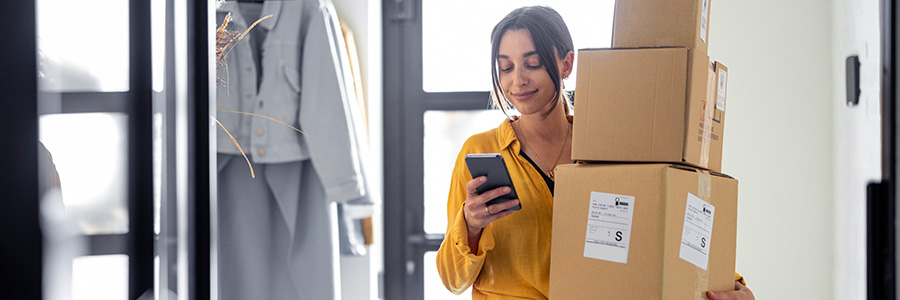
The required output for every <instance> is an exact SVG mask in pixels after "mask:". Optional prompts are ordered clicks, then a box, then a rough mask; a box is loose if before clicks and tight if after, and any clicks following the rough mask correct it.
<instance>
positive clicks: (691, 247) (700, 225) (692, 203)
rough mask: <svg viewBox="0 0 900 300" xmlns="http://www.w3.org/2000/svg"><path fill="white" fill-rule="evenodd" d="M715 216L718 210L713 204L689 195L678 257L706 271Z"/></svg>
mask: <svg viewBox="0 0 900 300" xmlns="http://www.w3.org/2000/svg"><path fill="white" fill-rule="evenodd" d="M715 215H716V208H715V207H714V206H712V204H709V203H707V202H706V201H703V199H700V198H699V197H697V196H695V195H694V194H691V193H688V196H687V205H686V208H685V209H684V229H683V231H682V232H681V251H679V254H678V257H681V259H683V260H686V261H687V262H689V263H692V264H694V265H695V266H698V267H700V268H701V269H704V270H706V266H707V263H708V262H709V243H710V238H711V237H712V229H713V219H715V218H714V217H715Z"/></svg>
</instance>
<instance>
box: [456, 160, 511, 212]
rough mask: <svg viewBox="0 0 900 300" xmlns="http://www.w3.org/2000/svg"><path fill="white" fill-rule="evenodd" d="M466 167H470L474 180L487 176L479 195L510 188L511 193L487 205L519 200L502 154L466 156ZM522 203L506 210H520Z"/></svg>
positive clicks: (479, 188)
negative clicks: (501, 188) (504, 187)
mask: <svg viewBox="0 0 900 300" xmlns="http://www.w3.org/2000/svg"><path fill="white" fill-rule="evenodd" d="M466 165H467V166H468V167H469V173H470V174H472V178H478V177H479V176H486V177H487V181H485V182H484V183H482V184H481V186H479V187H478V194H479V195H481V194H482V193H484V192H486V191H490V190H493V189H496V188H498V187H502V186H508V187H509V193H508V194H506V195H502V196H500V197H497V198H494V199H492V200H491V201H488V202H487V205H494V204H497V203H503V202H506V201H509V200H513V199H519V196H518V195H517V194H516V187H514V186H513V183H512V178H510V177H509V170H507V169H506V163H504V162H503V156H501V155H500V153H470V154H467V155H466ZM520 209H522V202H521V201H519V205H516V206H513V207H510V208H508V209H506V210H520Z"/></svg>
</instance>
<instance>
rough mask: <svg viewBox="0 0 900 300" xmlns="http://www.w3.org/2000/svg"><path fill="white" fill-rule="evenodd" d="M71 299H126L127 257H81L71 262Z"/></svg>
mask: <svg viewBox="0 0 900 300" xmlns="http://www.w3.org/2000/svg"><path fill="white" fill-rule="evenodd" d="M72 299H73V300H125V299H128V255H101V256H83V257H79V258H76V259H75V260H74V261H72Z"/></svg>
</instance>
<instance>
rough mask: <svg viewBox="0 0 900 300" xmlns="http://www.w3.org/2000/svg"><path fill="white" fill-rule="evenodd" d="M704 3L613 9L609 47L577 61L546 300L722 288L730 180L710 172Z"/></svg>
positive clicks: (711, 118)
mask: <svg viewBox="0 0 900 300" xmlns="http://www.w3.org/2000/svg"><path fill="white" fill-rule="evenodd" d="M709 2H710V0H618V1H617V3H616V11H615V21H614V22H615V24H614V26H613V31H614V32H613V48H608V49H582V50H579V51H578V82H577V87H576V90H575V121H574V125H573V126H574V129H573V141H572V159H573V160H575V161H577V162H579V163H576V164H573V165H564V166H559V167H558V169H557V171H556V190H555V197H554V211H553V240H552V249H553V250H552V253H551V260H550V298H551V299H706V295H705V292H706V291H709V290H713V291H725V290H730V289H733V287H734V260H735V243H736V241H735V235H736V229H737V227H736V221H737V181H736V180H735V179H733V178H731V177H729V176H728V175H724V174H721V173H718V172H721V166H722V141H723V135H722V133H723V126H724V124H725V116H724V114H725V89H726V80H727V77H726V76H727V70H728V69H727V68H726V67H725V66H724V65H723V64H722V63H720V62H710V60H709V57H708V56H707V46H708V25H709V11H710V10H709V7H710V3H709Z"/></svg>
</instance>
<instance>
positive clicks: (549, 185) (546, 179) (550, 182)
mask: <svg viewBox="0 0 900 300" xmlns="http://www.w3.org/2000/svg"><path fill="white" fill-rule="evenodd" d="M519 154H520V155H522V157H524V158H525V159H526V160H528V162H530V163H531V165H532V166H534V169H535V170H537V171H538V173H540V174H541V177H542V178H544V183H546V184H547V188H549V189H550V195H553V186H554V185H555V183H554V181H553V179H551V178H550V177H549V176H547V175H546V174H544V171H542V170H541V167H539V166H538V165H537V164H536V163H534V161H533V160H531V157H528V154H525V151H521V150H520V151H519Z"/></svg>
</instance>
